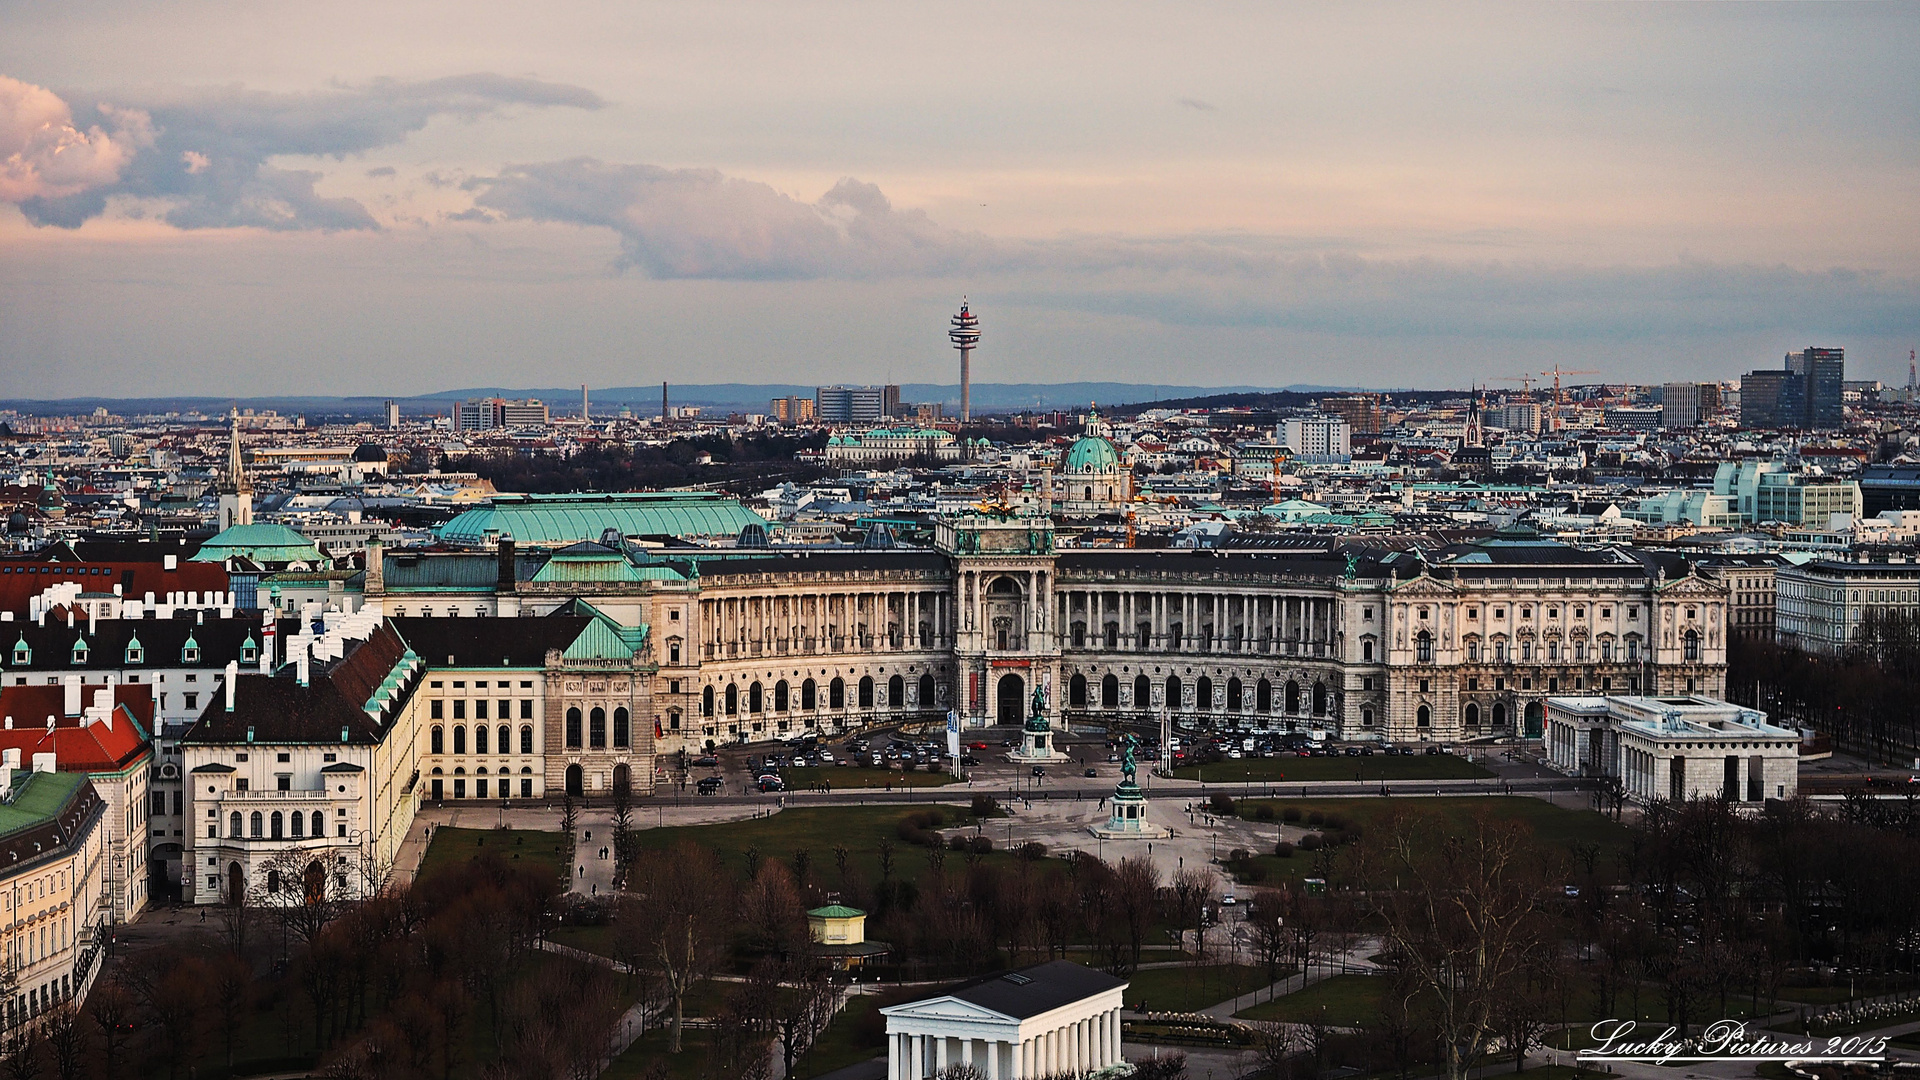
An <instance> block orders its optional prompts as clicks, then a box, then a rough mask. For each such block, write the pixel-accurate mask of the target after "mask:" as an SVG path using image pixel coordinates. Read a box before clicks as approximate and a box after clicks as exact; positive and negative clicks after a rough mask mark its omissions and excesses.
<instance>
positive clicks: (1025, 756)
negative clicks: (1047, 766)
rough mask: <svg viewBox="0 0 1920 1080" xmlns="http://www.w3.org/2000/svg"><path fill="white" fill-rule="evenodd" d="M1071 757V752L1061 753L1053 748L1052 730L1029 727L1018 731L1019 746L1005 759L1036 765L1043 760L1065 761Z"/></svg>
mask: <svg viewBox="0 0 1920 1080" xmlns="http://www.w3.org/2000/svg"><path fill="white" fill-rule="evenodd" d="M1071 757H1072V755H1071V754H1063V753H1061V752H1060V751H1059V750H1057V749H1055V748H1054V745H1053V732H1052V731H1034V730H1032V729H1030V728H1029V729H1027V730H1025V731H1022V732H1021V733H1020V746H1019V748H1017V749H1016V750H1014V752H1013V753H1011V754H1008V755H1007V760H1009V761H1013V762H1029V763H1032V764H1035V765H1038V764H1041V763H1043V762H1053V761H1066V760H1068V759H1070V758H1071Z"/></svg>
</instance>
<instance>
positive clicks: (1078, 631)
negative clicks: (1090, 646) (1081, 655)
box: [1067, 622, 1087, 649]
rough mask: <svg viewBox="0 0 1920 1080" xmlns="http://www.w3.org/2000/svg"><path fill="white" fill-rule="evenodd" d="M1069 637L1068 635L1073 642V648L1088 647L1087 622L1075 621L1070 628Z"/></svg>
mask: <svg viewBox="0 0 1920 1080" xmlns="http://www.w3.org/2000/svg"><path fill="white" fill-rule="evenodd" d="M1067 637H1068V640H1069V641H1070V642H1071V643H1072V647H1073V648H1076V649H1084V648H1086V647H1087V624H1086V623H1083V622H1076V623H1074V624H1073V625H1072V626H1071V627H1069V628H1068V631H1067Z"/></svg>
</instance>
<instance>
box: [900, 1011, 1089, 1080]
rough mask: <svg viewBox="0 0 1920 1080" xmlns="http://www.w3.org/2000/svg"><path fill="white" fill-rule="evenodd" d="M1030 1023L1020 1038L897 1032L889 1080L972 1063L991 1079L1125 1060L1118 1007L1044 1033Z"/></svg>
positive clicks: (921, 1077)
mask: <svg viewBox="0 0 1920 1080" xmlns="http://www.w3.org/2000/svg"><path fill="white" fill-rule="evenodd" d="M950 1023H952V1022H950ZM961 1023H963V1022H961ZM1032 1024H1033V1022H1032V1021H1028V1022H1025V1023H1022V1024H1021V1025H1020V1030H1019V1032H1018V1038H1017V1041H1016V1039H1015V1038H1011V1037H1009V1038H987V1037H979V1036H971V1035H945V1034H940V1033H935V1032H929V1033H925V1034H914V1033H908V1032H895V1033H893V1034H891V1035H889V1036H888V1044H889V1045H888V1050H887V1070H888V1072H887V1075H888V1080H925V1078H927V1077H931V1076H933V1075H934V1074H935V1073H937V1072H939V1071H940V1070H942V1069H945V1068H948V1067H949V1066H953V1065H971V1066H973V1067H974V1068H976V1069H978V1070H980V1072H981V1073H983V1074H985V1076H986V1077H987V1080H1026V1078H1030V1077H1040V1076H1048V1075H1057V1074H1061V1073H1089V1072H1093V1071H1095V1070H1098V1069H1102V1068H1105V1067H1106V1066H1108V1065H1114V1064H1118V1063H1119V1062H1120V1060H1121V1056H1120V1010H1119V1008H1118V1007H1115V1008H1111V1009H1107V1010H1105V1011H1103V1012H1099V1013H1095V1014H1094V1015H1092V1016H1087V1017H1083V1018H1081V1019H1077V1020H1072V1021H1069V1022H1067V1023H1064V1024H1061V1025H1060V1026H1058V1027H1054V1028H1051V1029H1049V1030H1044V1031H1032V1032H1029V1030H1028V1028H1029V1027H1030V1026H1032ZM952 1026H956V1027H957V1026H960V1024H959V1023H952Z"/></svg>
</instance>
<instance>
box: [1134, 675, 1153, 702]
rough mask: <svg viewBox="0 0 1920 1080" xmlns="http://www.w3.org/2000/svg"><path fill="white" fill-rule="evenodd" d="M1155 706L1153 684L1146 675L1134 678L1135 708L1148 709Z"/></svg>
mask: <svg viewBox="0 0 1920 1080" xmlns="http://www.w3.org/2000/svg"><path fill="white" fill-rule="evenodd" d="M1152 704H1153V683H1152V682H1151V681H1150V680H1148V678H1147V677H1146V676H1145V675H1136V676H1134V678H1133V707H1134V708H1136V709H1146V708H1147V707H1148V706H1150V705H1152Z"/></svg>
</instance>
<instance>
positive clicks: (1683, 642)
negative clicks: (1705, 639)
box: [1680, 630, 1700, 661]
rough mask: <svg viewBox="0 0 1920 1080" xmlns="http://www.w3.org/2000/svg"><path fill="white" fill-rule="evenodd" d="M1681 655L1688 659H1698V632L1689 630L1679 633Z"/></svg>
mask: <svg viewBox="0 0 1920 1080" xmlns="http://www.w3.org/2000/svg"><path fill="white" fill-rule="evenodd" d="M1680 647H1681V650H1682V651H1681V656H1682V657H1683V658H1684V659H1686V660H1689V661H1693V660H1698V659H1700V632H1699V631H1698V630H1689V631H1687V632H1686V633H1684V634H1682V635H1680Z"/></svg>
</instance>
